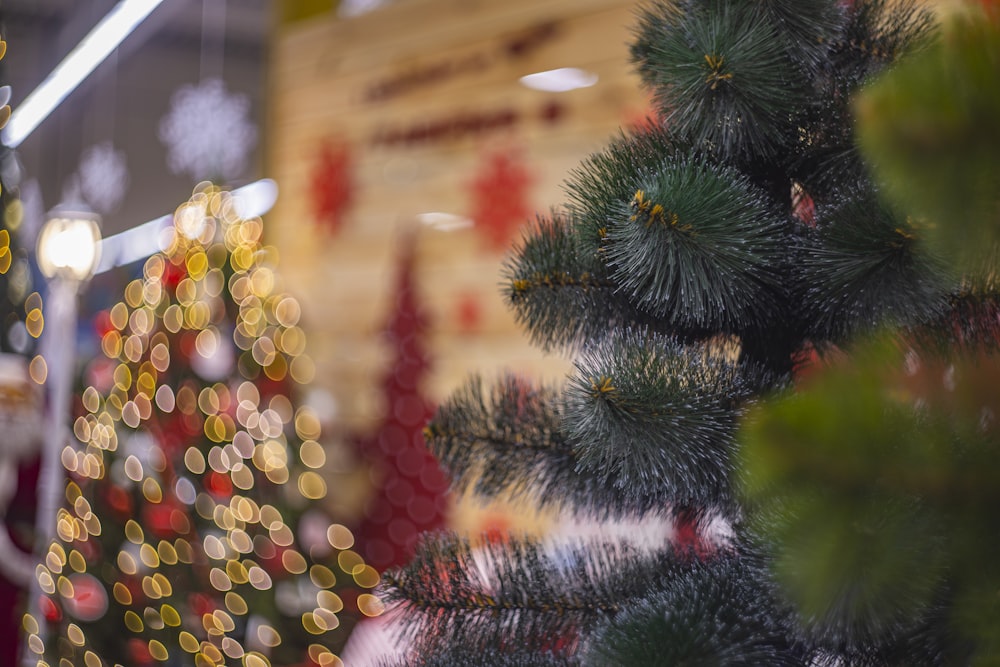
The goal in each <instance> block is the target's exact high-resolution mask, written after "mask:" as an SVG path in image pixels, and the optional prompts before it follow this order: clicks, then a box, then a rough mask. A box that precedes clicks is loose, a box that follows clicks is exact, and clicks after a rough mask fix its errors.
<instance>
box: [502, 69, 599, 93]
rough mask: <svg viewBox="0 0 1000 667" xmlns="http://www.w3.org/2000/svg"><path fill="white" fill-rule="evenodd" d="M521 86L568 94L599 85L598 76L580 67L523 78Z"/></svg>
mask: <svg viewBox="0 0 1000 667" xmlns="http://www.w3.org/2000/svg"><path fill="white" fill-rule="evenodd" d="M520 81H521V85H522V86H527V87H528V88H533V89H535V90H543V91H545V92H548V93H566V92H569V91H571V90H576V89H577V88H589V87H590V86H593V85H594V84H595V83H597V74H595V73H593V72H588V71H587V70H582V69H580V68H578V67H560V68H559V69H550V70H547V71H545V72H535V73H534V74H528V75H525V76H522V77H521V79H520Z"/></svg>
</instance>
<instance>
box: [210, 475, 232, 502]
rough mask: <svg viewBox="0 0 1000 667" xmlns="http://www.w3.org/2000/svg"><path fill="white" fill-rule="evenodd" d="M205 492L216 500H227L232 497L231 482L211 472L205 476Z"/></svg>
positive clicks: (223, 476)
mask: <svg viewBox="0 0 1000 667" xmlns="http://www.w3.org/2000/svg"><path fill="white" fill-rule="evenodd" d="M205 490H206V491H208V492H209V493H211V494H212V495H213V496H215V497H216V498H229V497H230V496H232V495H233V480H231V479H229V475H224V474H222V473H218V472H215V471H214V470H213V471H212V472H210V473H208V474H207V475H205Z"/></svg>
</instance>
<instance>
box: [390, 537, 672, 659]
mask: <svg viewBox="0 0 1000 667" xmlns="http://www.w3.org/2000/svg"><path fill="white" fill-rule="evenodd" d="M670 559H671V556H670V554H661V555H658V556H641V555H640V554H638V553H635V552H633V551H631V550H629V549H628V548H626V547H621V546H616V545H611V544H587V545H583V544H581V545H579V546H577V547H571V548H565V549H561V550H560V549H552V550H546V549H545V548H544V547H543V546H541V545H539V544H534V543H528V542H521V541H511V542H508V543H504V544H484V545H482V546H480V547H477V548H473V547H472V546H470V544H469V543H468V542H466V541H464V540H462V539H459V538H455V537H449V536H447V535H439V536H432V537H428V538H427V539H426V540H425V541H424V542H423V543H422V545H421V548H420V549H418V551H417V554H416V556H415V557H414V559H413V560H412V561H411V562H410V563H408V564H407V565H405V566H404V567H402V568H398V569H395V570H390V571H388V572H386V573H385V575H384V576H383V579H382V582H383V583H382V585H383V597H384V599H386V600H387V601H388V602H390V603H398V609H400V610H401V611H402V612H403V617H402V624H403V625H402V627H401V629H400V631H401V633H402V637H403V638H404V639H405V640H407V641H408V642H412V643H413V644H414V645H415V646H416V648H417V649H418V651H420V652H421V653H427V652H428V651H433V650H434V646H447V645H451V646H464V647H466V648H467V649H469V650H472V651H488V650H491V647H501V649H503V648H504V647H506V648H508V649H512V648H515V647H516V648H517V649H521V650H529V651H534V652H543V653H544V652H555V653H562V654H566V655H572V654H574V653H575V652H576V649H577V645H578V643H579V641H580V639H581V637H582V636H584V635H586V634H588V633H589V632H590V631H591V630H592V628H593V627H594V626H595V625H596V624H597V623H598V622H599V621H600V620H601V619H602V618H605V617H608V616H610V615H611V614H614V613H616V612H618V611H619V610H620V609H621V608H622V606H623V605H624V604H625V601H627V600H629V599H632V598H637V597H638V596H640V595H642V594H643V593H645V592H646V591H648V590H649V589H650V588H651V587H653V586H654V585H655V584H656V582H657V580H658V579H659V576H660V575H659V573H660V572H662V571H663V568H664V567H666V565H665V564H666V563H669V561H670Z"/></svg>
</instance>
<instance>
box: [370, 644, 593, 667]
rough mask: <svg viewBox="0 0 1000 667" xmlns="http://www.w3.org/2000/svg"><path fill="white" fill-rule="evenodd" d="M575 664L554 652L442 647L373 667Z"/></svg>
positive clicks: (569, 666)
mask: <svg viewBox="0 0 1000 667" xmlns="http://www.w3.org/2000/svg"><path fill="white" fill-rule="evenodd" d="M579 664H580V663H579V661H578V660H576V659H574V658H571V657H568V656H565V655H560V654H557V653H551V652H549V651H541V652H535V653H532V652H530V651H526V650H524V649H520V650H519V649H517V648H516V647H515V648H513V649H511V650H506V649H501V648H496V649H493V648H491V649H490V650H489V651H486V652H484V651H482V650H476V649H471V648H469V647H467V646H444V647H441V648H438V649H436V650H433V651H430V652H429V653H427V654H425V655H420V654H418V653H417V652H416V651H413V652H411V653H409V654H407V655H405V656H404V657H402V658H398V659H395V660H386V659H383V660H379V661H378V662H376V663H375V667H577V666H578V665H579Z"/></svg>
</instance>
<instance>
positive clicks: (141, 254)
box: [94, 178, 278, 273]
mask: <svg viewBox="0 0 1000 667" xmlns="http://www.w3.org/2000/svg"><path fill="white" fill-rule="evenodd" d="M232 195H233V203H234V204H235V207H236V212H237V214H239V216H240V217H241V218H256V217H257V216H259V215H264V214H265V213H267V212H268V211H270V210H271V207H272V206H274V202H275V201H277V199H278V184H277V183H275V182H274V181H273V180H271V179H270V178H264V179H261V180H259V181H255V182H253V183H251V184H250V185H244V186H243V187H242V188H239V189H238V190H233V193H232ZM173 222H174V214H173V213H170V214H168V215H163V216H160V217H159V218H156V219H155V220H150V221H149V222H144V223H143V224H141V225H138V226H136V227H133V228H132V229H129V230H126V231H124V232H121V233H119V234H115V235H113V236H109V237H107V238H106V239H103V240H102V241H101V254H100V257H101V260H100V262H99V263H98V264H97V269H96V270H95V271H94V273H104V272H105V271H109V270H111V269H113V268H115V267H116V266H124V265H125V264H131V263H132V262H137V261H139V260H140V259H144V258H146V257H149V256H150V255H152V254H153V253H156V252H159V251H160V250H162V247H161V245H160V240H161V238H162V236H163V230H165V229H170V227H171V225H173Z"/></svg>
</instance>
